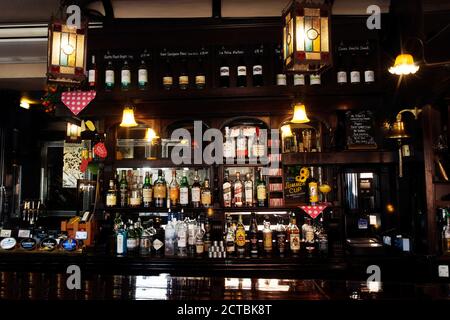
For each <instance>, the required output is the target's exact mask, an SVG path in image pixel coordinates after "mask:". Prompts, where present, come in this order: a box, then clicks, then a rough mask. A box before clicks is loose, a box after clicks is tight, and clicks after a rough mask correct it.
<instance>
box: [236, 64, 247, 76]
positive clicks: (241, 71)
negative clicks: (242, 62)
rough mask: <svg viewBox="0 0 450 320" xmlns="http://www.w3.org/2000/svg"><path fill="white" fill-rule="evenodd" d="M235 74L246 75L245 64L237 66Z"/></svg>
mask: <svg viewBox="0 0 450 320" xmlns="http://www.w3.org/2000/svg"><path fill="white" fill-rule="evenodd" d="M237 75H238V76H246V75H247V67H246V66H238V68H237Z"/></svg>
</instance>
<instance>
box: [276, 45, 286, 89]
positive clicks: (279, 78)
mask: <svg viewBox="0 0 450 320" xmlns="http://www.w3.org/2000/svg"><path fill="white" fill-rule="evenodd" d="M275 56H276V60H275V72H276V79H275V84H276V85H277V86H286V85H287V77H286V73H285V72H284V70H283V69H284V68H283V64H284V61H283V56H282V51H281V45H278V46H277V48H276V49H275Z"/></svg>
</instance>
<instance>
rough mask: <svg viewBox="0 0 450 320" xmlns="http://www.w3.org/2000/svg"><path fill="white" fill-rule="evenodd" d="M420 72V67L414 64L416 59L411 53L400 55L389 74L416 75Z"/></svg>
mask: <svg viewBox="0 0 450 320" xmlns="http://www.w3.org/2000/svg"><path fill="white" fill-rule="evenodd" d="M418 70H419V66H418V65H416V64H415V63H414V58H413V56H412V55H410V54H409V53H402V54H399V55H398V56H397V58H395V62H394V65H393V66H392V67H390V68H389V72H390V73H392V74H396V75H407V74H414V73H416V72H417V71H418Z"/></svg>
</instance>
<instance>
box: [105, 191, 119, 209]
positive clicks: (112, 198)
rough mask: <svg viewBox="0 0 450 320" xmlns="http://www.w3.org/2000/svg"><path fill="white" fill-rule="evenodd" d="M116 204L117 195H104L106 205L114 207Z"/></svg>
mask: <svg viewBox="0 0 450 320" xmlns="http://www.w3.org/2000/svg"><path fill="white" fill-rule="evenodd" d="M116 205H117V196H116V195H115V194H108V195H107V196H106V206H108V207H115V206H116Z"/></svg>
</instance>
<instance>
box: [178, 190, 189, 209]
mask: <svg viewBox="0 0 450 320" xmlns="http://www.w3.org/2000/svg"><path fill="white" fill-rule="evenodd" d="M188 203H189V188H188V187H181V188H180V204H182V205H187V204H188Z"/></svg>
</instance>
